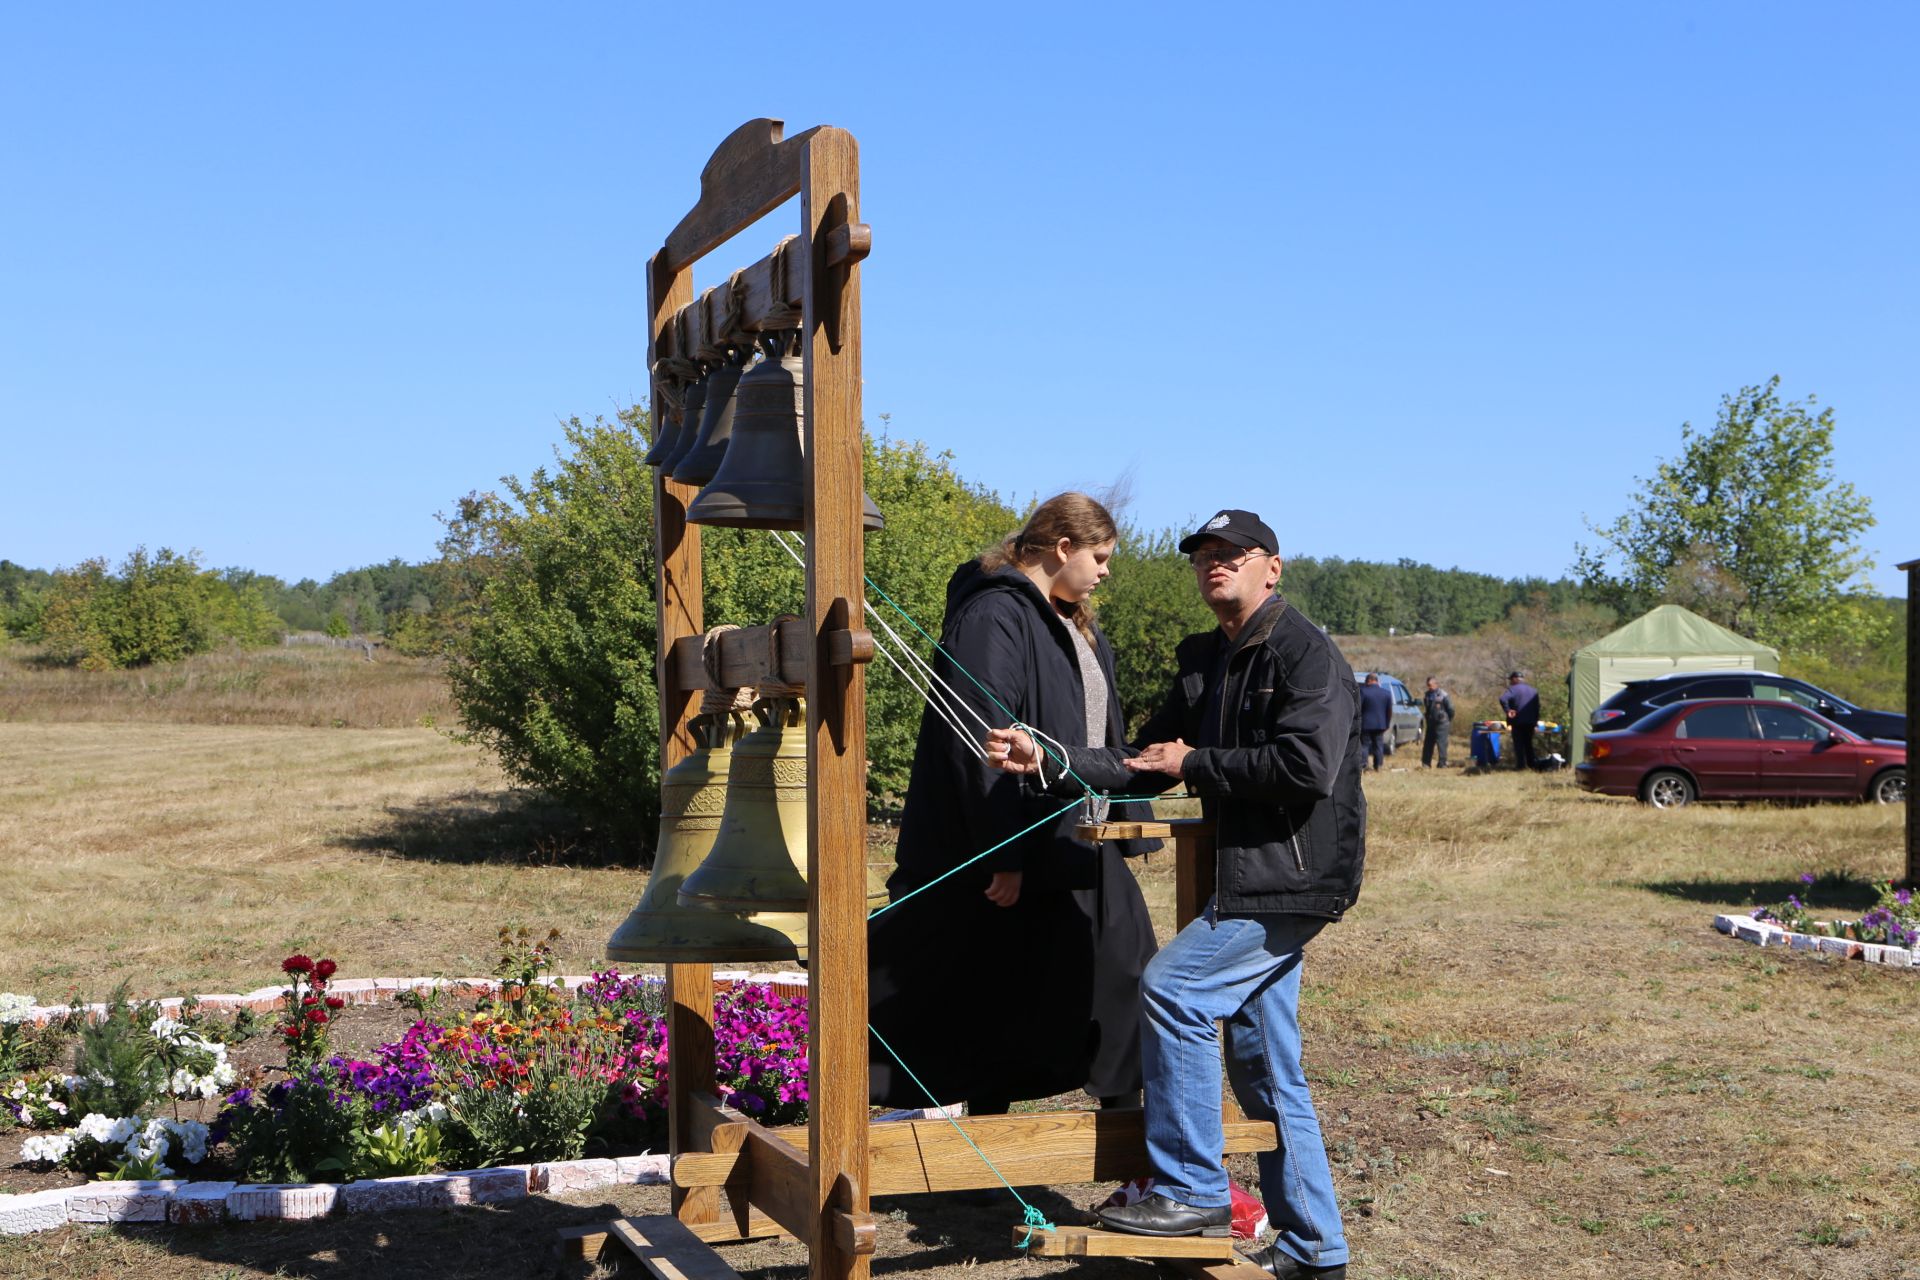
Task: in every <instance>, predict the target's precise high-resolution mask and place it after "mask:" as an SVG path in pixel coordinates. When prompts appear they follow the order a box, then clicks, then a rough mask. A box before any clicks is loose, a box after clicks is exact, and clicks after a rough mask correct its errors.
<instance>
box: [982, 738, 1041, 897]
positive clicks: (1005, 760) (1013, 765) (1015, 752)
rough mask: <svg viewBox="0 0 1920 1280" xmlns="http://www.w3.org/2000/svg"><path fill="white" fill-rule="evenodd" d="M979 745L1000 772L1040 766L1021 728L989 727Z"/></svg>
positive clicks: (1030, 770)
mask: <svg viewBox="0 0 1920 1280" xmlns="http://www.w3.org/2000/svg"><path fill="white" fill-rule="evenodd" d="M981 745H982V746H984V747H985V748H986V751H987V765H988V767H990V768H994V769H998V770H1000V771H1001V772H1002V773H1034V772H1036V771H1038V769H1039V768H1040V753H1039V752H1038V751H1036V750H1034V746H1033V739H1032V738H1030V737H1028V736H1027V735H1026V733H1025V732H1024V731H1022V730H1019V729H989V730H987V740H986V742H984V743H982V744H981ZM1015 892H1016V893H1017V892H1018V890H1017V889H1016V891H1015ZM1003 905H1005V904H1003Z"/></svg>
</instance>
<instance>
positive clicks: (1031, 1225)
mask: <svg viewBox="0 0 1920 1280" xmlns="http://www.w3.org/2000/svg"><path fill="white" fill-rule="evenodd" d="M1076 803H1077V802H1076ZM867 1032H868V1034H870V1035H871V1036H872V1037H873V1038H874V1039H875V1040H878V1041H879V1042H880V1047H881V1048H882V1049H885V1050H886V1051H887V1052H888V1053H889V1054H891V1055H892V1057H893V1060H894V1061H895V1062H898V1063H899V1064H900V1069H901V1070H902V1071H904V1072H906V1073H907V1079H909V1080H911V1081H913V1082H914V1084H916V1085H919V1086H920V1092H922V1093H924V1094H926V1095H927V1101H928V1102H931V1103H932V1104H933V1105H934V1106H935V1107H936V1108H938V1107H939V1106H940V1099H938V1098H936V1097H934V1096H933V1090H931V1089H929V1088H927V1086H926V1085H924V1084H921V1081H920V1077H919V1076H917V1075H915V1074H913V1068H912V1067H910V1066H908V1065H907V1064H906V1060H905V1059H904V1058H902V1057H901V1056H900V1055H899V1054H897V1053H894V1051H893V1046H892V1045H890V1044H888V1043H887V1038H886V1037H885V1036H883V1035H881V1034H880V1033H879V1032H878V1031H875V1030H874V1029H873V1024H872V1023H868V1024H867ZM947 1123H948V1124H950V1125H952V1126H953V1128H954V1132H956V1133H958V1134H959V1135H960V1137H961V1139H962V1140H964V1141H965V1142H966V1144H967V1145H968V1146H970V1147H972V1148H973V1154H975V1155H977V1156H979V1157H980V1162H981V1163H982V1164H984V1165H986V1166H987V1168H989V1169H992V1170H993V1176H994V1177H996V1178H998V1179H1000V1185H1001V1186H1003V1187H1005V1188H1006V1189H1007V1190H1008V1192H1010V1193H1011V1194H1012V1196H1013V1198H1014V1199H1015V1200H1018V1201H1019V1202H1020V1205H1021V1207H1022V1208H1024V1209H1025V1210H1026V1211H1027V1215H1026V1228H1027V1236H1026V1239H1025V1240H1022V1241H1021V1242H1020V1247H1021V1248H1022V1249H1024V1248H1026V1247H1027V1241H1029V1240H1032V1239H1033V1233H1034V1232H1035V1231H1052V1230H1053V1229H1054V1227H1053V1224H1052V1223H1051V1222H1048V1221H1047V1215H1046V1214H1044V1213H1042V1212H1040V1210H1038V1209H1036V1208H1034V1207H1033V1206H1032V1205H1030V1204H1028V1203H1027V1200H1026V1197H1025V1196H1022V1195H1021V1194H1020V1193H1019V1192H1018V1191H1015V1190H1014V1189H1013V1184H1012V1183H1011V1182H1008V1181H1007V1175H1006V1174H1004V1173H1001V1172H1000V1167H999V1166H998V1165H996V1164H994V1162H993V1161H991V1160H989V1159H987V1153H986V1152H984V1151H982V1150H981V1149H980V1144H979V1143H977V1142H975V1141H974V1140H973V1139H972V1138H971V1137H969V1136H968V1134H967V1131H966V1129H965V1128H963V1127H962V1126H961V1124H960V1122H959V1121H958V1120H955V1119H954V1118H953V1117H952V1116H948V1117H947Z"/></svg>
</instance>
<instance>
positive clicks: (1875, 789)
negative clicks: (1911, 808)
mask: <svg viewBox="0 0 1920 1280" xmlns="http://www.w3.org/2000/svg"><path fill="white" fill-rule="evenodd" d="M1867 799H1869V800H1871V801H1873V802H1874V803H1875V804H1905V803H1906V801H1907V771H1906V770H1905V769H1889V770H1887V771H1886V772H1885V773H1883V774H1881V775H1880V776H1879V777H1877V778H1875V779H1874V780H1873V785H1872V786H1870V787H1868V788H1867Z"/></svg>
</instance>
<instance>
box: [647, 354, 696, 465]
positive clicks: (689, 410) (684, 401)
mask: <svg viewBox="0 0 1920 1280" xmlns="http://www.w3.org/2000/svg"><path fill="white" fill-rule="evenodd" d="M705 403H707V382H705V378H703V380H699V382H689V384H687V386H685V388H684V390H682V391H680V416H678V418H670V420H668V422H666V426H664V428H662V430H660V434H659V436H655V438H653V447H651V449H647V457H645V459H641V461H643V462H645V464H647V466H659V468H660V470H662V472H668V474H672V470H674V468H672V461H674V457H678V455H680V451H682V445H685V441H687V422H695V424H697V422H699V420H701V407H703V405H705Z"/></svg>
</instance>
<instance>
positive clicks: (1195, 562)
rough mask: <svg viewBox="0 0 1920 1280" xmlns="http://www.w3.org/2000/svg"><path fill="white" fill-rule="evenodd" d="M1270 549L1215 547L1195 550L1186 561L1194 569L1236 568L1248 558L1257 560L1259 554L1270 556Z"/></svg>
mask: <svg viewBox="0 0 1920 1280" xmlns="http://www.w3.org/2000/svg"><path fill="white" fill-rule="evenodd" d="M1272 554H1273V552H1271V551H1241V550H1239V549H1237V548H1232V547H1215V548H1213V549H1212V550H1211V551H1196V552H1194V553H1193V554H1192V555H1190V556H1188V557H1187V563H1188V564H1190V565H1192V566H1193V567H1194V568H1196V569H1211V568H1212V567H1213V566H1214V565H1220V566H1222V567H1224V568H1228V569H1238V568H1239V567H1240V566H1241V565H1243V564H1245V563H1246V562H1247V561H1249V560H1258V559H1259V558H1260V557H1261V556H1270V555H1272Z"/></svg>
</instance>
